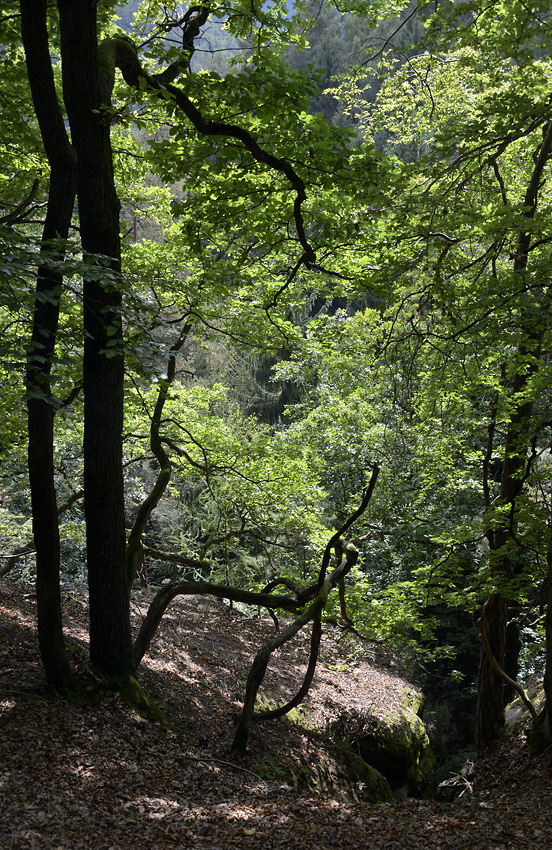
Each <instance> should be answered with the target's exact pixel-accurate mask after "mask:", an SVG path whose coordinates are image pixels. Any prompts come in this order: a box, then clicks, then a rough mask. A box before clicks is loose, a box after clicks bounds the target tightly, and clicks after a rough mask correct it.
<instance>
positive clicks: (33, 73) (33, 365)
mask: <svg viewBox="0 0 552 850" xmlns="http://www.w3.org/2000/svg"><path fill="white" fill-rule="evenodd" d="M20 8H21V29H22V38H23V45H24V48H25V56H26V64H27V73H28V77H29V85H30V89H31V94H32V98H33V103H34V109H35V113H36V117H37V120H38V123H39V126H40V131H41V133H42V140H43V143H44V149H45V151H46V155H47V157H48V162H49V164H50V189H49V195H48V209H47V213H46V221H45V224H44V230H43V233H42V252H43V253H44V252H45V251H49V252H50V253H52V252H53V253H54V254H55V258H56V259H58V260H59V259H63V256H64V249H63V247H62V245H60V243H59V242H57V243H55V245H54V243H53V242H52V240H55V239H58V240H59V239H66V238H67V235H68V232H69V225H70V223H71V216H72V213H73V206H74V199H75V188H76V158H75V155H74V152H73V150H72V148H71V145H70V143H69V139H68V137H67V133H66V131H65V126H64V121H63V115H62V112H61V108H60V105H59V102H58V99H57V95H56V90H55V86H54V77H53V73H52V65H51V60H50V54H49V43H48V30H47V25H46V0H21V4H20ZM61 287H62V276H61V274H58V273H56V272H53V271H51V270H50V269H48V268H47V267H46V266H45V265H41V266H40V268H39V270H38V275H37V283H36V298H35V304H34V312H33V332H32V340H31V345H30V348H29V353H28V359H27V375H26V383H27V397H28V401H27V410H28V431H29V445H28V463H29V480H30V487H31V501H32V512H33V535H34V543H35V547H36V570H37V578H36V591H37V617H38V640H39V645H40V653H41V657H42V663H43V665H44V669H45V671H46V677H47V679H48V681H49V682H51V683H52V684H53V685H54V687H55V688H56V689H57V690H59V691H60V692H61V693H66V694H67V692H68V691H72V690H74V688H75V682H74V679H73V676H72V672H71V665H70V662H69V659H68V656H67V652H66V648H65V643H64V639H63V628H62V619H61V597H60V584H59V582H60V546H59V527H58V510H57V502H56V491H55V486H54V435H53V428H54V407H53V403H52V394H51V388H50V373H51V368H52V357H53V354H54V347H55V343H56V334H57V327H58V317H59V299H60V296H61Z"/></svg>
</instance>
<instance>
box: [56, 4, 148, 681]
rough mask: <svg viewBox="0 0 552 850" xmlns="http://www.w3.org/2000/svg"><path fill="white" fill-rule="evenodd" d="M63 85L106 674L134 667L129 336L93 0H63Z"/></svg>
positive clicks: (92, 545)
mask: <svg viewBox="0 0 552 850" xmlns="http://www.w3.org/2000/svg"><path fill="white" fill-rule="evenodd" d="M58 7H59V12H60V30H61V56H62V72H63V93H64V100H65V105H66V108H67V114H68V117H69V122H70V126H71V134H72V139H73V144H74V146H75V149H76V151H77V157H78V177H77V194H78V201H79V216H80V228H81V241H82V247H83V251H84V256H85V259H86V260H87V262H88V263H89V264H91V265H92V266H93V267H94V268H93V273H89V272H86V274H85V277H86V278H87V279H85V281H84V286H83V311H84V335H85V340H84V364H83V373H84V374H83V386H84V450H83V454H84V500H85V517H86V549H87V563H88V587H89V597H90V659H91V662H92V663H93V664H94V665H95V666H96V667H97V668H98V669H99V670H100V671H101V672H102V673H103V674H104V675H106V676H107V677H112V678H115V679H116V678H117V677H124V676H126V675H128V674H130V673H131V672H132V669H133V668H132V647H131V636H130V617H129V596H128V589H127V578H126V559H125V525H124V489H123V470H122V428H123V378H124V372H123V346H122V323H121V304H122V297H121V291H120V286H119V280H118V273H119V271H120V238H119V210H120V204H119V199H118V197H117V193H116V191H115V182H114V175H113V156H112V150H111V141H110V130H109V124H110V116H109V107H110V102H109V101H110V94H111V86H110V85H109V80H107V81H106V80H103V79H102V78H101V76H100V73H99V69H98V42H97V26H96V4H95V3H90V2H89V0H59V2H58Z"/></svg>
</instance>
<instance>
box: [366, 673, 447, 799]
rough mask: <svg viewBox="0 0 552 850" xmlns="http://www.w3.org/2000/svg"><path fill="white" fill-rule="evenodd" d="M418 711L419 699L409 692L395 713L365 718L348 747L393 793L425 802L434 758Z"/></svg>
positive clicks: (430, 790)
mask: <svg viewBox="0 0 552 850" xmlns="http://www.w3.org/2000/svg"><path fill="white" fill-rule="evenodd" d="M422 710H423V697H422V696H421V695H420V694H418V693H417V692H416V691H414V690H413V689H411V688H409V689H407V691H406V692H405V694H404V699H403V707H402V708H401V709H400V710H399V712H397V713H394V714H389V715H388V717H387V718H386V719H385V720H381V719H380V718H376V717H374V716H372V715H370V716H369V717H366V718H365V722H364V724H363V727H362V728H361V729H358V730H357V734H356V735H355V736H354V737H353V738H352V740H351V743H352V745H353V746H354V749H355V750H357V751H358V753H359V754H360V756H361V757H362V759H363V760H364V761H365V762H366V763H367V764H369V765H370V766H371V767H373V768H375V769H376V770H377V771H378V772H379V773H381V774H382V775H383V776H384V777H385V779H386V780H387V781H388V783H389V785H390V787H391V789H392V790H393V791H397V790H398V789H406V794H407V795H408V796H409V797H421V798H425V799H427V798H430V797H431V796H432V794H433V778H434V773H435V755H434V754H433V750H432V749H431V745H430V743H429V738H428V735H427V732H426V729H425V726H424V724H423V722H422V720H421V718H420V716H419V713H418V712H421V711H422Z"/></svg>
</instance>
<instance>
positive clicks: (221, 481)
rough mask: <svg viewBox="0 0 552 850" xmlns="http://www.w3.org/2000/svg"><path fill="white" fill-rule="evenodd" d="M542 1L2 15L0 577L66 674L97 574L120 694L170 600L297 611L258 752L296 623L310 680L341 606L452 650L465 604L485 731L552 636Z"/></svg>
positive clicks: (411, 647)
mask: <svg viewBox="0 0 552 850" xmlns="http://www.w3.org/2000/svg"><path fill="white" fill-rule="evenodd" d="M548 5H549V4H547V3H545V2H544V0H542V2H541V0H538V2H537V0H534V2H533V0H531V2H530V3H521V2H519V3H518V2H513V3H512V2H508V3H505V2H499V0H496V2H492V3H490V4H483V3H481V2H479V0H469V2H456V3H452V4H448V5H447V6H446V7H441V5H440V4H435V6H433V5H432V4H420V5H419V6H416V7H414V6H412V5H408V4H404V8H397V7H396V6H395V5H391V4H386V3H385V2H381V3H378V4H368V3H365V2H362V1H361V0H350V2H347V3H346V4H345V5H342V4H340V5H339V6H337V5H335V6H332V5H331V4H330V5H329V6H328V7H325V6H322V5H320V6H319V5H317V4H316V3H315V4H312V3H306V2H296V3H295V4H294V5H293V7H292V8H288V7H287V6H286V5H285V4H283V3H277V2H276V3H271V4H270V5H269V6H267V7H259V8H256V7H255V6H254V5H251V3H244V2H240V0H232V2H222V3H220V4H217V5H216V6H187V5H181V4H178V5H175V7H174V9H171V8H170V7H168V6H167V5H166V4H162V3H157V2H148V3H135V4H122V5H121V7H120V8H118V7H117V6H116V4H114V3H107V4H103V5H102V6H101V8H98V7H97V6H96V4H90V3H87V2H84V0H82V2H81V0H79V2H66V0H58V2H57V3H56V4H54V5H53V6H47V5H46V3H45V2H43V0H20V2H19V3H15V2H6V3H3V4H2V16H1V17H0V28H1V32H2V44H3V48H2V52H1V55H0V62H1V63H2V69H3V75H2V82H1V83H0V86H1V91H2V102H3V118H4V121H3V124H2V131H1V135H0V156H1V158H2V163H3V165H4V169H3V173H4V175H11V176H10V179H9V180H8V179H3V181H2V193H1V196H0V197H1V204H2V206H1V209H0V213H1V215H0V238H1V239H2V243H3V251H2V260H1V264H0V273H1V275H2V288H1V291H0V319H1V322H2V329H3V334H2V340H1V342H0V352H1V359H0V370H1V371H0V375H1V379H0V398H1V399H2V406H3V410H5V415H4V427H3V429H2V435H1V440H0V451H1V452H2V474H3V480H5V481H6V484H5V485H3V487H4V490H3V491H2V504H1V505H0V510H1V514H0V534H1V538H2V549H3V554H4V550H5V551H6V555H5V557H4V565H3V567H2V569H1V570H0V574H2V573H6V572H7V571H8V570H9V569H12V568H13V566H14V564H15V563H17V560H18V558H20V557H21V556H22V555H23V553H27V554H29V553H31V552H35V553H36V556H35V562H33V568H32V569H33V570H34V574H35V576H36V582H37V599H38V602H37V611H38V623H39V635H40V644H41V653H42V658H43V663H44V666H45V670H46V675H47V677H48V679H49V680H50V681H51V682H53V683H54V684H55V686H56V687H57V688H58V689H59V690H60V691H61V692H64V693H67V694H72V695H73V696H75V695H77V694H78V693H79V685H78V682H77V681H76V680H75V678H74V675H73V673H72V670H71V664H70V662H69V659H68V656H67V652H66V650H65V646H64V639H63V629H62V619H61V602H60V581H61V579H62V578H63V577H66V578H68V577H69V576H70V575H71V574H72V575H73V578H74V580H77V577H78V580H82V579H83V577H84V575H86V578H87V581H88V587H89V595H90V618H91V631H90V658H91V662H92V664H93V665H94V667H95V668H96V669H97V670H98V671H99V673H100V674H101V676H102V677H103V678H104V680H105V681H106V682H109V683H110V684H111V686H115V687H123V683H125V682H126V683H127V684H128V681H129V680H132V679H133V677H134V675H135V672H136V668H137V664H138V663H139V661H140V659H141V658H142V656H143V654H144V652H145V651H146V650H147V645H148V643H149V641H150V640H151V638H152V635H153V633H154V630H155V627H156V624H157V623H158V622H159V620H160V618H161V616H162V614H163V611H164V610H165V608H166V606H167V605H168V604H169V602H170V599H171V598H174V595H175V594H177V593H191V592H197V593H213V594H214V595H219V596H223V597H225V598H227V599H229V600H233V602H235V603H236V604H250V605H257V604H258V605H264V606H266V607H267V608H268V609H269V610H271V611H272V612H273V617H274V620H275V622H276V623H277V622H278V616H277V612H278V610H279V609H281V610H283V611H287V612H288V613H293V614H294V616H295V617H296V619H295V620H294V621H293V623H292V625H289V626H288V627H287V629H284V630H283V631H282V632H281V636H280V637H277V638H275V639H274V645H271V647H270V648H266V647H264V648H263V650H262V651H261V652H260V655H259V656H258V657H257V660H256V662H255V664H254V666H253V668H252V673H251V677H250V678H251V681H250V683H249V685H248V691H247V695H246V699H245V705H244V711H243V713H242V716H241V720H240V724H239V725H238V730H239V731H238V734H237V736H236V741H235V744H236V746H237V747H243V746H245V743H246V740H247V728H248V724H249V721H250V720H251V717H252V716H253V717H254V716H255V715H254V703H255V693H256V687H257V686H258V682H259V676H260V677H261V678H262V670H263V669H264V668H263V665H264V666H265V667H266V663H267V659H268V655H267V654H266V653H268V654H270V652H272V650H273V649H274V648H275V647H276V646H277V644H278V641H279V640H281V639H288V638H289V637H291V636H292V634H293V633H294V629H295V630H296V629H298V628H300V627H303V626H305V625H307V624H312V629H313V631H312V635H313V636H312V655H311V662H310V664H309V669H308V670H307V672H306V676H305V683H306V684H305V687H307V688H308V686H309V683H310V680H311V679H312V674H313V672H314V665H315V663H316V656H317V646H318V642H319V640H320V629H321V623H322V618H323V612H325V613H324V616H329V617H340V618H341V620H342V622H343V625H344V627H345V628H347V629H351V628H353V627H354V628H355V629H356V630H357V631H359V632H360V633H362V634H363V635H365V636H366V637H368V638H371V639H377V640H384V641H392V642H394V644H395V645H399V644H400V645H401V646H402V647H403V648H407V649H406V650H405V651H408V652H414V653H420V652H422V654H423V657H424V658H425V659H426V661H427V662H428V663H438V661H437V659H438V656H439V655H440V656H441V657H442V658H445V659H448V658H449V657H451V656H454V655H455V654H458V652H459V650H458V647H456V648H455V647H454V646H453V645H452V644H450V643H449V642H447V641H443V640H441V638H440V637H439V634H440V629H442V627H443V621H444V617H445V616H446V614H445V613H444V612H452V611H455V612H463V615H465V616H466V617H467V618H468V619H469V618H472V619H473V622H474V623H476V624H477V628H478V630H479V634H480V636H481V641H480V663H479V673H478V686H477V687H478V707H477V714H476V718H475V734H476V739H477V743H478V746H479V748H480V750H484V749H486V748H487V747H489V746H491V745H492V744H493V743H494V741H495V740H496V738H497V735H498V733H499V730H500V727H501V724H502V718H503V710H504V691H505V688H504V682H507V683H508V684H509V685H511V684H512V682H513V683H514V686H515V687H518V688H519V687H521V686H520V685H519V684H518V683H517V681H516V680H517V678H518V674H519V668H520V664H521V665H522V666H523V665H525V666H527V664H529V661H527V660H526V659H527V658H529V656H530V650H531V646H532V644H531V642H537V643H539V644H542V645H543V646H544V647H545V651H546V652H548V653H552V625H551V620H550V618H551V617H552V609H550V612H549V613H547V614H546V615H545V611H544V608H545V605H544V602H543V600H544V599H545V598H546V594H547V593H548V594H549V593H551V592H552V578H551V576H550V575H549V570H550V569H551V566H550V565H551V564H552V555H551V551H552V549H551V546H550V539H551V537H550V527H551V525H550V522H551V510H550V488H549V469H550V460H549V457H550V449H549V446H550V440H551V429H552V419H551V416H550V411H549V407H550V390H549V387H550V375H549V372H550V358H549V357H548V349H549V345H550V295H549V272H550V263H551V260H550V249H549V246H550V241H551V239H552V236H551V235H550V231H551V227H552V225H551V221H550V211H551V204H550V191H549V183H548V179H549V168H550V155H551V152H552V120H551V117H550V103H551V101H550V83H551V75H552V65H551V63H550V59H549V55H550V50H549V47H550V44H549V42H550V39H551V37H552V36H551V27H550V19H549V10H548V8H547V7H548ZM317 65H318V66H319V67H316V66H317ZM23 384H24V385H25V388H26V393H23V392H22V390H21V387H22V386H23ZM25 405H26V406H25ZM26 430H27V433H26ZM25 450H27V468H28V478H27V477H26V475H27V473H25V471H24V461H23V455H24V452H25ZM14 473H15V474H16V476H17V477H16V478H15V479H14ZM14 480H15V481H16V482H17V484H16V485H15V486H14V485H13V484H9V483H8V482H9V481H14ZM27 481H28V484H27V483H26V482H27ZM19 482H21V483H19ZM23 482H25V483H23ZM83 500H84V509H83V507H82V502H83ZM31 517H32V529H31V528H30V525H31ZM332 552H333V555H332ZM69 553H71V554H69ZM332 557H335V559H336V563H335V564H333V565H332V564H331V563H330V561H331V558H332ZM85 562H86V563H85ZM148 574H149V575H148ZM138 580H140V581H141V583H142V585H147V583H148V581H150V582H152V583H153V584H154V585H163V582H164V581H170V582H171V583H170V584H168V585H164V586H162V587H161V590H160V591H159V596H158V598H157V599H156V600H154V603H153V605H152V612H151V617H150V618H149V619H148V621H147V622H148V625H147V628H146V631H145V632H144V633H143V634H141V635H139V636H138V638H137V642H136V643H135V644H134V647H133V642H132V636H131V631H130V620H129V595H130V594H132V593H133V592H135V588H136V584H137V582H138ZM277 588H278V589H279V590H280V589H281V588H284V590H285V591H286V592H285V593H280V592H278V593H276V589H277ZM334 591H335V592H334ZM551 598H552V597H551ZM539 605H540V606H541V609H542V610H541V609H539ZM549 608H550V606H548V609H547V611H548V610H549ZM541 615H542V616H541ZM148 616H149V615H148ZM546 624H548V628H547V629H546V628H545V627H546ZM535 629H536V631H535ZM539 629H540V632H539ZM524 630H525V631H524ZM146 633H147V634H146ZM528 634H530V641H529V642H528V641H527V635H528ZM539 634H540V637H539V636H538V635H539ZM283 636H285V638H284V637H283ZM263 652H264V653H265V654H264V655H263ZM259 659H260V660H259ZM439 663H440V662H439ZM446 663H447V664H448V665H449V666H448V668H446V669H447V673H446V675H447V676H448V677H452V679H455V678H456V679H460V678H462V676H463V675H466V674H465V673H463V672H462V671H461V670H458V669H457V667H455V666H454V665H455V661H454V658H452V659H451V660H450V661H447V662H446ZM255 665H256V666H255ZM551 669H552V667H551V662H550V661H549V662H548V664H547V667H546V677H545V687H546V689H547V697H548V704H549V702H550V699H551V698H552V693H548V690H549V687H550V675H551V674H550V670H551ZM470 675H471V676H473V675H474V674H473V670H472V671H471V673H470ZM300 693H302V691H301V692H300ZM298 699H300V696H299V697H298ZM292 702H293V700H292ZM294 704H295V703H294ZM282 710H285V707H283V709H282ZM537 727H538V728H539V729H541V732H542V734H541V732H539V734H540V735H541V737H540V739H539V741H540V743H539V744H538V746H547V745H549V743H550V741H551V740H552V732H551V731H550V730H551V728H552V727H551V726H550V712H549V711H548V710H546V709H545V712H544V715H543V716H542V717H540V718H539V719H538V721H537V723H536V728H537ZM236 742H237V743H236Z"/></svg>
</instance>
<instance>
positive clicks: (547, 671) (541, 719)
mask: <svg viewBox="0 0 552 850" xmlns="http://www.w3.org/2000/svg"><path fill="white" fill-rule="evenodd" d="M544 624H545V646H546V655H545V666H544V697H545V702H544V709H543V710H542V712H541V714H540V715H539V716H538V717H537V719H536V720H535V721H534V722H533V726H532V729H531V751H532V753H533V754H540V753H543V752H544V751H545V750H547V749H549V748H550V747H551V746H552V522H550V521H549V529H548V551H547V576H546V612H545V621H544Z"/></svg>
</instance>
